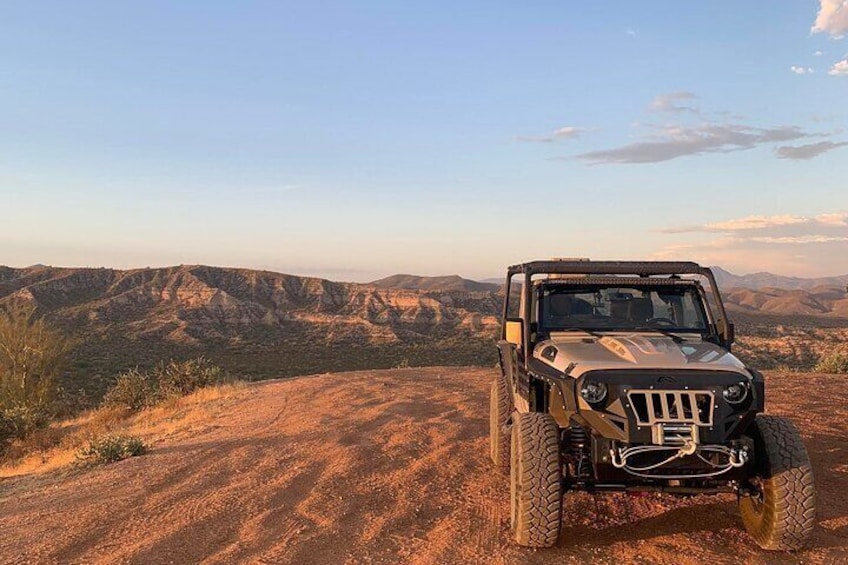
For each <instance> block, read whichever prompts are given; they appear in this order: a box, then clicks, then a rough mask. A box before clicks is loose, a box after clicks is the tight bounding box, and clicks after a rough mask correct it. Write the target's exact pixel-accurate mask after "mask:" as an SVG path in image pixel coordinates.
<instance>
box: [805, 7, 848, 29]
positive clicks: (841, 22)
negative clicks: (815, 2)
mask: <svg viewBox="0 0 848 565" xmlns="http://www.w3.org/2000/svg"><path fill="white" fill-rule="evenodd" d="M811 31H812V32H813V33H826V34H828V35H830V36H831V37H833V38H840V37H842V36H843V35H845V33H846V32H848V0H819V13H818V15H817V16H816V21H815V23H814V24H813V28H812V30H811Z"/></svg>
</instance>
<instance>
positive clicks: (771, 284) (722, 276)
mask: <svg viewBox="0 0 848 565" xmlns="http://www.w3.org/2000/svg"><path fill="white" fill-rule="evenodd" d="M710 268H711V269H712V271H713V274H715V277H716V281H717V282H718V285H719V287H721V288H750V289H754V290H756V289H760V288H782V289H790V290H798V289H813V288H816V287H841V288H842V289H843V290H844V289H845V287H846V285H848V275H842V276H836V277H819V278H800V277H786V276H782V275H775V274H773V273H767V272H759V273H751V274H748V275H735V274H733V273H731V272H729V271H726V270H724V269H722V268H721V267H710Z"/></svg>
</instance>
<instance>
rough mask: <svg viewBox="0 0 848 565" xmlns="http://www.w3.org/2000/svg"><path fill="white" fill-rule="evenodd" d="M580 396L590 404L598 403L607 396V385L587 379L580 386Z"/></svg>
mask: <svg viewBox="0 0 848 565" xmlns="http://www.w3.org/2000/svg"><path fill="white" fill-rule="evenodd" d="M580 396H582V397H583V399H584V400H585V401H586V402H588V403H589V404H597V403H598V402H601V401H602V400H603V399H604V398H606V397H607V385H605V384H604V383H596V382H593V381H586V382H585V383H583V386H582V387H581V388H580Z"/></svg>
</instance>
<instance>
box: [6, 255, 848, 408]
mask: <svg viewBox="0 0 848 565" xmlns="http://www.w3.org/2000/svg"><path fill="white" fill-rule="evenodd" d="M843 290H844V289H840V288H836V287H813V288H811V289H796V290H787V289H779V288H767V289H759V290H749V289H741V288H737V289H726V290H725V292H724V294H725V296H726V299H727V303H728V308H729V310H730V311H731V314H732V316H733V318H734V320H735V321H736V322H737V323H738V327H739V329H740V331H739V332H738V334H739V347H738V348H737V349H736V351H737V352H738V353H739V354H740V355H742V356H743V357H745V358H746V359H749V360H752V361H755V362H756V363H757V365H758V366H760V367H763V368H768V367H781V366H786V367H795V368H799V369H810V368H812V367H813V366H814V365H815V363H816V361H817V360H818V358H819V357H820V356H821V355H822V354H823V353H826V352H829V351H831V350H832V349H833V348H834V347H841V345H840V344H844V342H845V341H846V334H848V296H846V295H845V293H844V292H843ZM15 300H23V301H26V302H28V303H31V304H34V305H37V306H38V308H39V310H40V311H41V312H43V313H44V314H45V315H46V316H47V317H48V318H49V319H50V320H52V321H54V322H55V323H57V324H58V325H59V326H60V327H62V328H63V329H64V330H65V331H66V332H67V333H69V334H71V335H72V336H73V337H74V338H75V339H76V340H77V344H78V346H77V348H76V350H75V352H74V356H73V359H72V363H71V365H70V368H69V374H68V378H67V379H66V381H65V383H64V384H63V388H64V389H65V390H66V392H68V393H69V394H72V395H73V396H74V398H76V399H77V400H74V402H75V403H76V402H77V401H79V402H82V403H83V405H85V403H86V402H88V401H89V400H95V401H96V399H97V398H98V396H99V395H100V394H102V392H103V390H105V388H106V387H107V386H108V385H109V384H110V383H111V382H112V380H113V379H114V377H115V375H116V374H117V373H118V372H119V371H122V370H125V369H128V368H131V367H135V366H141V367H147V366H150V365H152V364H154V363H157V362H159V361H160V360H162V359H167V358H188V357H196V356H199V355H203V356H207V357H210V358H211V359H212V360H213V361H214V362H216V363H217V364H219V365H221V366H223V367H224V368H225V369H227V370H230V371H232V372H235V373H238V374H241V375H246V376H248V377H251V378H267V377H269V376H280V375H283V376H292V375H303V374H309V373H317V372H326V371H346V370H356V369H374V368H390V367H395V366H407V365H412V366H425V365H433V364H439V365H445V364H448V365H490V364H494V363H495V361H496V355H495V348H494V347H493V344H492V340H493V339H494V337H495V335H496V334H497V328H498V316H499V314H500V310H501V307H502V295H501V294H500V287H499V286H497V285H491V284H485V283H477V282H474V281H469V280H467V279H462V278H461V277H457V276H449V277H417V276H411V275H397V276H393V277H388V278H387V279H382V280H380V281H375V282H374V283H370V284H355V283H344V282H333V281H328V280H325V279H318V278H310V277H300V276H294V275H287V274H282V273H274V272H268V271H254V270H248V269H236V268H221V267H208V266H178V267H166V268H154V269H136V270H128V271H121V270H113V269H63V268H55V267H44V266H40V265H38V266H33V267H28V268H23V269H13V268H9V267H0V305H3V304H7V303H9V302H12V301H15Z"/></svg>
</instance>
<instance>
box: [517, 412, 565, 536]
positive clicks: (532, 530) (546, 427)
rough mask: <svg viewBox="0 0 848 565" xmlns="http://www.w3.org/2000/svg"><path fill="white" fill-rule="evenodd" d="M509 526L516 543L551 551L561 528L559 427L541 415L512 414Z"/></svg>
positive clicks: (534, 413)
mask: <svg viewBox="0 0 848 565" xmlns="http://www.w3.org/2000/svg"><path fill="white" fill-rule="evenodd" d="M511 443H512V446H511V447H512V449H511V452H512V453H511V464H510V526H511V528H512V533H513V536H514V537H515V541H516V543H518V544H519V545H523V546H527V547H551V546H553V545H555V544H556V543H557V540H558V539H559V534H560V530H561V528H562V464H561V462H560V450H559V427H558V426H557V424H556V422H555V421H554V419H553V418H552V417H551V416H550V415H548V414H543V413H539V412H527V413H518V412H516V413H515V414H513V417H512V438H511Z"/></svg>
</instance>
